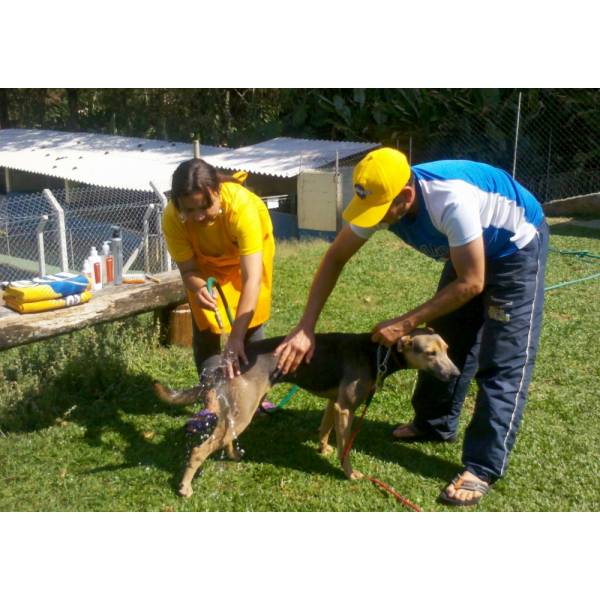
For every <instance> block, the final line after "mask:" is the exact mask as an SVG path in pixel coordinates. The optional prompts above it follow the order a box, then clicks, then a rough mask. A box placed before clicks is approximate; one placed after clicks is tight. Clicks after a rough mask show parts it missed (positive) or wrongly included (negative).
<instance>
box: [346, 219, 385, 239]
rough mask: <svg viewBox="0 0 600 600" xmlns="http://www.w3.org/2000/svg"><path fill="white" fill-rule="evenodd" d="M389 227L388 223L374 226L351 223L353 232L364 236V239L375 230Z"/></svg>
mask: <svg viewBox="0 0 600 600" xmlns="http://www.w3.org/2000/svg"><path fill="white" fill-rule="evenodd" d="M387 228H388V224H387V223H378V224H377V225H375V226H374V227H359V226H358V225H353V224H352V223H350V229H351V230H352V232H353V233H355V234H356V235H357V236H358V237H359V238H362V239H363V240H368V239H370V237H371V236H372V235H373V234H374V233H375V232H377V231H381V230H382V229H387Z"/></svg>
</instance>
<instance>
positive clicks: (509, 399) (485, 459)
mask: <svg viewBox="0 0 600 600" xmlns="http://www.w3.org/2000/svg"><path fill="white" fill-rule="evenodd" d="M548 234H549V231H548V226H547V224H546V222H544V223H542V225H541V226H540V228H539V229H538V231H537V234H536V236H535V237H534V238H533V240H532V241H531V242H530V243H529V244H528V245H527V246H526V247H525V248H522V249H521V250H519V251H517V252H516V253H514V254H512V255H511V256H507V257H505V258H501V259H497V260H488V261H486V265H485V266H486V273H485V287H484V290H483V292H482V293H481V294H480V295H479V296H477V297H476V298H474V299H473V300H471V301H470V302H469V303H468V304H466V305H465V306H462V307H461V308H459V309H458V310H456V311H454V312H452V313H450V314H448V315H445V316H443V317H441V318H439V319H436V320H435V321H433V322H431V323H429V325H430V326H431V327H433V328H434V329H435V330H436V332H437V333H439V334H440V335H441V336H442V337H443V338H444V340H445V341H446V342H447V344H448V346H449V350H448V352H449V355H450V358H451V359H452V360H453V361H454V363H455V364H456V366H457V367H458V368H459V369H460V370H461V375H460V377H458V378H457V379H455V380H454V381H451V382H450V383H442V382H441V381H439V380H437V379H435V378H433V377H432V376H430V375H427V374H424V373H423V372H420V373H419V377H418V380H417V385H416V387H415V391H414V394H413V399H412V403H413V407H414V409H415V420H414V423H415V425H416V426H417V427H418V428H419V429H420V430H422V431H424V432H425V433H428V434H431V435H432V436H434V437H439V438H440V439H444V440H450V439H453V438H454V437H455V436H456V430H457V426H458V417H459V414H460V410H461V408H462V405H463V401H464V399H465V396H466V394H467V391H468V387H469V383H470V381H471V380H472V379H473V377H475V379H476V381H477V385H478V388H479V390H478V393H477V398H476V401H475V412H474V414H473V418H472V419H471V422H470V423H469V425H468V427H467V430H466V432H465V440H464V446H463V463H464V465H465V467H466V469H467V470H469V471H471V472H472V473H474V474H475V475H477V476H478V477H480V478H482V479H485V480H487V481H495V480H496V479H498V478H499V477H501V476H502V475H503V474H504V472H505V470H506V467H507V463H508V455H509V453H510V451H511V449H512V447H513V445H514V443H515V437H516V434H517V430H518V428H519V425H520V422H521V417H522V415H523V408H524V406H525V400H526V397H527V388H528V386H529V382H530V381H531V374H532V371H533V365H534V362H535V356H536V352H537V348H538V341H539V337H540V330H541V325H542V312H543V306H544V272H545V267H546V257H547V253H548ZM455 278H456V273H455V271H454V268H453V267H452V264H451V262H450V261H448V263H447V264H446V266H445V267H444V269H443V271H442V275H441V278H440V282H439V288H442V287H444V286H446V285H447V284H448V283H449V282H450V281H452V280H453V279H455Z"/></svg>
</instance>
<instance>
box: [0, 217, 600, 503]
mask: <svg viewBox="0 0 600 600" xmlns="http://www.w3.org/2000/svg"><path fill="white" fill-rule="evenodd" d="M551 245H552V246H553V247H556V248H560V249H585V250H589V251H590V252H593V253H595V254H600V234H599V232H597V231H594V230H589V229H581V228H576V227H573V226H569V225H562V224H555V225H553V227H552V238H551ZM325 248H326V244H325V243H324V242H308V243H297V244H294V243H285V244H284V243H280V244H279V246H278V250H277V259H276V265H275V286H274V287H275V291H274V298H273V314H272V318H271V321H270V323H269V324H268V329H267V332H268V334H269V335H280V334H285V333H287V332H288V331H289V329H290V328H291V327H292V326H293V325H294V324H295V323H296V321H297V319H298V318H299V316H300V314H301V311H302V309H303V306H304V302H305V299H306V294H307V290H308V286H309V284H310V281H311V278H312V274H313V273H314V271H315V269H316V267H317V264H318V262H319V259H320V257H321V256H322V254H323V252H324V251H325ZM440 269H441V265H439V264H437V263H435V262H434V261H431V260H429V259H426V258H425V257H422V256H420V255H419V254H417V253H416V252H414V251H413V250H410V249H408V248H407V247H405V246H404V245H403V244H402V243H401V242H399V241H398V240H397V239H396V238H394V237H393V236H392V235H390V234H388V233H379V234H377V237H376V238H375V239H374V240H372V241H371V242H370V243H369V244H367V245H366V246H365V247H364V248H363V250H362V251H361V252H360V253H359V255H358V256H356V257H355V258H354V259H353V261H352V262H351V263H350V264H349V265H348V267H347V269H346V271H345V272H344V273H343V275H342V278H341V280H340V283H339V285H338V287H337V289H336V290H335V292H334V294H333V296H332V297H331V299H330V301H329V303H328V305H327V306H326V309H325V311H324V313H323V315H322V318H321V320H320V322H319V330H320V331H368V330H370V329H371V327H372V326H373V324H375V323H376V322H378V321H380V320H382V319H385V318H389V317H391V316H394V315H397V314H400V313H401V312H402V311H405V310H408V309H410V308H412V307H413V306H415V305H416V304H418V303H420V302H422V301H423V300H425V299H427V298H428V297H429V296H430V295H431V294H432V293H433V291H434V289H435V285H436V281H437V276H438V273H439V271H440ZM598 271H600V261H597V262H596V264H592V263H589V262H587V263H586V262H584V261H581V260H578V259H576V258H573V257H569V256H564V255H558V254H551V255H550V260H549V267H548V272H547V277H546V283H547V285H550V284H553V283H557V282H560V281H564V280H568V279H574V278H577V277H583V276H585V275H588V274H591V273H593V272H598ZM598 298H600V279H596V280H593V281H590V282H586V283H582V284H578V285H574V286H570V287H565V288H562V289H559V290H554V291H551V292H548V294H547V297H546V312H545V323H544V329H543V333H542V340H541V349H540V353H539V356H538V361H537V366H536V371H535V373H534V379H533V382H532V384H531V388H530V393H529V401H528V406H527V408H526V410H525V416H524V420H523V424H522V427H521V430H520V433H519V435H518V437H517V443H516V446H515V449H514V451H513V453H512V457H511V464H510V468H509V469H508V472H507V475H506V477H505V478H504V479H503V480H501V481H499V482H498V483H497V484H496V485H495V486H494V489H493V491H492V492H491V493H490V494H489V495H488V497H486V499H485V500H484V502H483V503H482V504H481V506H479V507H477V508H476V509H474V510H486V511H594V510H598V509H600V487H599V486H598V464H599V463H598V454H599V442H600V418H599V416H600V409H599V408H598V407H599V397H598V387H599V375H600V373H599V364H600V343H599V342H598V331H600V314H599V302H598ZM155 379H160V380H161V381H162V382H164V383H166V384H168V385H170V386H171V387H188V386H191V385H192V384H195V383H196V373H195V369H194V365H193V361H192V357H191V352H190V351H189V350H187V349H182V348H176V347H172V348H165V347H161V346H160V345H159V344H158V331H157V328H156V327H155V325H154V323H153V320H152V316H151V315H144V316H142V317H138V318H134V319H129V320H127V321H122V322H118V323H114V324H110V325H104V326H97V327H95V328H88V329H87V330H84V331H81V332H77V333H73V334H70V335H66V336H62V337H60V338H56V339H53V340H49V341H46V342H40V343H37V344H33V345H29V346H26V347H22V348H15V349H12V350H8V351H5V352H3V353H0V510H3V511H39V510H41V511H132V510H149V511H161V510H164V511H405V510H407V509H406V508H404V507H403V506H401V505H400V504H399V503H397V502H396V501H395V500H394V499H393V498H391V497H390V496H388V495H386V494H384V493H382V492H380V491H379V490H378V489H376V488H375V487H373V486H372V484H370V483H369V482H367V481H358V482H349V481H346V480H345V479H344V477H343V473H342V471H341V469H340V467H339V465H338V461H337V459H336V458H335V457H334V456H330V457H323V456H320V455H319V454H317V428H318V426H319V422H320V417H321V411H322V410H323V408H324V401H323V400H321V399H319V398H316V397H313V396H311V395H310V394H308V393H306V392H300V393H299V394H297V395H296V396H295V397H294V399H293V400H292V401H291V402H290V404H289V405H288V408H287V409H286V410H285V412H284V413H282V414H279V415H276V416H265V417H261V418H256V419H255V420H254V422H253V423H252V425H251V426H250V427H249V428H248V430H247V431H246V432H245V433H244V434H243V435H242V436H241V439H240V442H241V446H242V448H243V449H244V451H245V457H244V460H242V461H241V462H239V463H234V462H230V461H227V460H221V459H220V457H216V458H213V459H211V460H209V461H208V462H207V463H206V465H205V468H204V470H203V472H202V474H201V475H200V476H199V477H198V478H197V479H196V480H195V485H194V489H195V494H194V496H193V497H192V498H190V499H182V498H179V497H178V496H177V494H176V489H177V483H178V481H179V478H180V476H181V472H182V467H183V463H184V457H185V451H186V440H185V436H184V433H183V430H182V426H183V424H184V422H185V421H186V418H187V416H188V415H189V414H191V413H192V412H193V410H192V409H193V408H194V407H190V408H188V409H170V408H168V407H167V408H165V406H164V405H162V404H159V402H158V401H157V400H155V398H154V397H153V393H152V381H153V380H155ZM414 380H415V375H414V372H401V373H399V374H396V375H394V376H392V377H390V378H389V379H388V380H387V382H386V385H385V387H384V389H383V390H382V391H381V392H380V393H378V394H377V396H376V397H375V399H374V401H373V404H372V405H371V407H370V409H369V411H368V413H367V417H366V420H365V422H364V425H363V427H362V430H361V432H360V434H359V435H358V437H357V439H356V442H355V444H354V449H353V463H354V465H355V467H356V468H357V469H359V470H361V471H363V472H365V473H368V474H370V475H372V476H374V477H377V478H379V479H381V480H383V481H385V482H386V483H388V484H390V485H392V486H393V487H395V488H396V489H397V490H398V491H399V492H400V493H402V494H404V495H405V496H407V497H409V498H410V499H411V500H413V501H414V502H416V503H417V504H419V505H421V506H422V507H423V509H424V510H428V511H441V510H452V509H448V508H446V507H444V506H442V505H440V504H438V503H437V502H436V497H437V495H438V494H439V492H440V490H441V489H442V487H443V486H444V485H445V484H446V482H447V481H448V480H449V479H451V478H452V477H453V476H454V475H455V474H456V472H457V471H458V469H459V468H460V456H461V443H460V442H459V443H456V444H451V445H440V444H433V443H423V444H417V445H402V444H398V443H392V442H391V441H390V434H391V430H392V427H393V425H394V424H396V423H398V422H400V421H404V420H407V419H409V418H410V417H411V408H410V397H411V391H412V386H413V384H414ZM288 389H289V388H288V387H287V386H283V385H282V386H280V387H278V388H276V389H275V390H274V391H273V393H272V399H273V400H274V401H277V400H278V399H280V398H281V397H283V395H284V394H285V393H286V392H287V390H288ZM473 391H474V390H473V389H472V392H473ZM472 409H473V394H471V395H470V397H469V398H468V399H467V402H466V404H465V408H464V411H463V416H462V421H461V437H460V438H459V439H462V432H463V431H464V428H465V426H466V424H467V422H468V420H469V417H470V414H471V413H472Z"/></svg>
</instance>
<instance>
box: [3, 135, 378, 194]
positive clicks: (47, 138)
mask: <svg viewBox="0 0 600 600" xmlns="http://www.w3.org/2000/svg"><path fill="white" fill-rule="evenodd" d="M377 146H378V144H371V143H361V142H334V141H328V140H307V139H298V138H286V137H279V138H274V139H272V140H268V141H266V142H261V143H259V144H254V145H252V146H244V147H242V148H238V149H236V150H232V149H228V148H219V147H216V146H201V148H200V155H201V156H202V158H204V159H206V160H207V161H208V162H210V163H211V164H212V165H214V166H215V167H216V168H218V169H231V170H244V171H248V172H250V173H261V174H265V175H272V176H276V177H295V176H296V175H298V173H299V172H300V171H302V170H305V169H312V168H318V167H322V166H324V165H326V164H328V163H331V162H333V161H335V159H336V152H337V153H338V156H339V158H340V160H342V159H344V158H347V157H349V156H353V155H355V154H360V153H363V152H367V151H368V150H370V149H372V148H375V147H377ZM192 156H193V147H192V144H183V143H178V142H167V141H161V140H148V139H143V138H130V137H121V136H115V135H105V134H99V133H69V132H61V131H49V130H41V129H0V166H2V167H8V168H11V169H17V170H20V171H27V172H31V173H38V174H42V175H49V176H52V177H58V178H60V179H66V180H69V181H77V182H81V183H87V184H91V185H99V186H104V187H115V188H122V189H132V190H148V189H149V181H150V180H152V181H153V182H154V183H155V184H156V185H157V187H159V188H160V189H161V190H163V191H166V190H169V189H170V187H171V177H172V175H173V171H174V170H175V168H176V167H177V165H178V164H179V163H181V162H182V161H184V160H187V159H189V158H191V157H192Z"/></svg>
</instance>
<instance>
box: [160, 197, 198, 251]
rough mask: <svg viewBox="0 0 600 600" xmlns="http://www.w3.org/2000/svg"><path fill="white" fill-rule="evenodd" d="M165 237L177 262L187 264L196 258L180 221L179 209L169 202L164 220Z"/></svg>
mask: <svg viewBox="0 0 600 600" xmlns="http://www.w3.org/2000/svg"><path fill="white" fill-rule="evenodd" d="M162 226H163V235H164V236H165V241H166V242H167V249H168V250H169V254H170V255H171V256H172V257H173V260H174V261H175V262H185V261H186V260H190V259H191V258H193V256H194V249H193V247H192V244H191V242H190V240H189V238H188V235H187V231H186V228H185V225H184V224H183V223H182V222H181V221H180V219H179V216H178V214H177V209H176V208H175V206H174V205H173V203H172V202H169V204H168V205H167V208H166V209H165V212H164V214H163V219H162Z"/></svg>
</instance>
